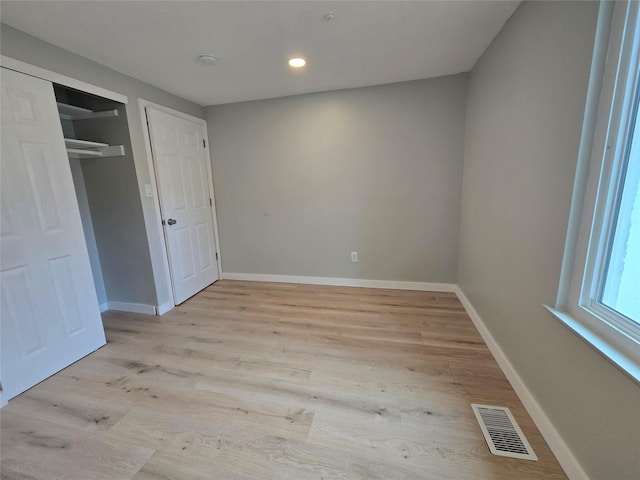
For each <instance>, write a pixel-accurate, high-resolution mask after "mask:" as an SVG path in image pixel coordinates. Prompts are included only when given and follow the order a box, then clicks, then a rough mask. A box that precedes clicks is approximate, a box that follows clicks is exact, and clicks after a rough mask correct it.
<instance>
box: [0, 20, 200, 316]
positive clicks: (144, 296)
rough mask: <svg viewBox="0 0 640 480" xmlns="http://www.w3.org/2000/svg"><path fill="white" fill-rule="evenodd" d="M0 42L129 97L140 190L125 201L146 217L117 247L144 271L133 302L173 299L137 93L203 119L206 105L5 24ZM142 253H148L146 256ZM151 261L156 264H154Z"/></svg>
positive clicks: (10, 52) (4, 48)
mask: <svg viewBox="0 0 640 480" xmlns="http://www.w3.org/2000/svg"><path fill="white" fill-rule="evenodd" d="M0 42H1V43H0V48H1V52H2V55H6V56H8V57H11V58H15V59H16V60H21V61H23V62H26V63H30V64H32V65H36V66H39V67H42V68H45V69H47V70H51V71H53V72H58V73H61V74H63V75H67V76H69V77H72V78H75V79H77V80H81V81H84V82H87V83H90V84H93V85H96V86H99V87H102V88H106V89H108V90H112V91H114V92H117V93H120V94H123V95H126V96H127V97H128V98H129V103H128V105H127V106H126V112H127V117H128V120H129V129H130V134H131V146H132V150H133V159H134V167H135V173H136V175H137V179H135V178H134V179H131V180H132V181H133V182H135V183H137V184H138V187H139V188H138V189H135V190H136V191H135V192H132V190H131V189H127V192H126V193H125V195H127V197H126V199H123V202H126V203H128V204H130V205H134V208H133V209H134V210H135V209H138V210H139V209H140V206H141V208H142V212H143V218H140V217H139V216H138V217H137V218H131V221H132V222H134V223H135V225H134V224H121V228H123V229H131V230H132V231H135V232H136V234H135V238H129V239H128V245H129V246H131V247H132V248H124V249H122V251H119V252H114V254H115V253H117V254H118V255H121V256H122V259H123V262H129V263H131V264H135V265H139V266H141V267H142V269H141V270H140V272H139V275H140V276H139V277H137V280H136V286H135V287H136V289H135V291H136V292H138V293H136V298H135V299H129V300H128V301H135V302H137V303H147V304H152V305H157V304H163V303H173V299H172V296H171V292H170V291H169V289H168V287H167V283H166V279H165V277H164V272H163V271H162V268H161V266H162V264H163V260H162V246H161V245H162V244H161V238H160V234H159V233H158V228H157V225H158V223H157V222H158V221H159V219H158V218H157V217H156V215H155V210H154V203H153V202H154V200H153V199H151V198H147V197H145V196H144V195H143V194H141V192H144V184H145V183H150V182H151V180H150V173H149V168H148V159H147V154H146V150H145V145H144V137H143V130H142V128H143V127H142V120H141V118H140V111H139V107H138V101H137V100H138V98H143V99H145V100H149V101H151V102H155V103H158V104H161V105H164V106H167V107H169V108H173V109H175V110H178V111H181V112H184V113H187V114H190V115H193V116H196V117H199V118H203V111H202V108H201V107H199V106H197V105H195V104H193V103H191V102H189V101H187V100H183V99H181V98H178V97H176V96H174V95H171V94H169V93H167V92H165V91H163V90H160V89H158V88H156V87H153V86H151V85H148V84H146V83H143V82H140V81H139V80H135V79H133V78H131V77H128V76H126V75H123V74H121V73H119V72H116V71H114V70H111V69H110V68H107V67H105V66H103V65H100V64H98V63H96V62H93V61H91V60H89V59H87V58H84V57H80V56H78V55H75V54H73V53H71V52H69V51H66V50H63V49H60V48H58V47H55V46H53V45H51V44H49V43H46V42H43V41H41V40H39V39H37V38H35V37H32V36H30V35H27V34H25V33H23V32H20V31H18V30H16V29H14V28H11V27H9V26H7V25H2V28H1V29H0ZM115 187H116V186H114V188H115ZM141 222H144V228H140V224H141ZM147 245H148V247H147ZM141 256H142V257H146V258H143V259H141V258H140V257H141ZM150 265H153V268H152V269H151V268H150ZM123 280H125V279H123ZM110 300H116V301H122V300H123V299H120V298H114V299H110Z"/></svg>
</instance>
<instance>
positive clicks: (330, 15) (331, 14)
mask: <svg viewBox="0 0 640 480" xmlns="http://www.w3.org/2000/svg"><path fill="white" fill-rule="evenodd" d="M334 18H336V12H334V11H332V10H329V11H328V12H327V13H326V15H325V16H324V19H325V20H326V21H327V22H328V21H329V20H333V19H334Z"/></svg>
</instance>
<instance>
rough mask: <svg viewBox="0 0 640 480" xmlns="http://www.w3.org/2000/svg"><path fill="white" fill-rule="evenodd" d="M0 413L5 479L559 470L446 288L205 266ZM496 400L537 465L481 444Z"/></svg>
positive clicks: (109, 318)
mask: <svg viewBox="0 0 640 480" xmlns="http://www.w3.org/2000/svg"><path fill="white" fill-rule="evenodd" d="M103 321H104V324H105V329H106V335H107V340H108V343H107V345H106V346H105V347H103V348H101V349H100V350H98V351H96V352H94V353H93V354H91V355H89V356H87V357H85V358H84V359H82V360H80V361H78V362H76V363H75V364H73V365H71V366H70V367H68V368H66V369H64V370H63V371H61V372H59V373H57V374H56V375H54V376H52V377H51V378H49V379H47V380H45V381H43V382H42V383H40V384H39V385H37V386H35V387H34V388H32V389H31V390H29V391H27V392H25V393H24V394H22V395H20V396H18V397H16V398H14V399H12V400H11V401H10V402H9V405H8V406H7V407H5V408H4V409H3V410H2V412H1V413H2V418H1V422H2V423H1V426H2V429H1V431H0V436H1V437H2V439H1V440H2V451H1V457H2V458H1V460H2V462H1V463H2V467H1V468H2V478H3V480H4V479H7V480H14V479H20V480H35V479H37V480H41V479H43V480H44V479H46V480H49V479H54V480H55V479H65V480H67V479H69V480H73V479H76V478H77V479H83V480H87V479H90V480H94V479H95V480H103V479H105V480H106V479H114V478H118V479H121V480H130V479H134V480H167V479H175V480H204V479H213V478H215V479H221V480H257V479H267V478H268V479H278V480H280V479H292V480H293V479H295V480H300V479H302V480H304V479H314V480H316V479H322V478H325V479H352V480H363V479H380V480H393V479H398V480H400V479H402V480H414V479H429V480H431V479H442V480H512V479H513V480H534V479H542V478H544V479H551V480H566V476H565V474H564V473H563V472H562V469H561V468H560V466H559V465H558V462H557V461H556V459H555V457H554V456H553V454H552V452H551V450H550V449H549V447H548V445H547V444H546V442H545V441H544V439H543V438H542V436H541V435H540V433H539V431H538V430H537V428H536V426H535V425H534V423H533V422H532V420H531V419H530V417H529V416H528V414H527V412H526V410H525V409H524V407H523V406H522V404H521V402H520V401H519V399H518V397H517V396H516V394H515V392H514V391H513V389H512V388H511V386H510V384H509V382H508V381H507V379H506V378H505V376H504V374H503V373H502V371H501V370H500V368H499V366H498V365H497V363H496V362H495V360H494V359H493V357H492V356H491V353H490V352H489V350H488V348H487V347H486V345H485V344H484V342H483V341H482V338H481V337H480V335H479V334H478V332H477V330H476V329H475V327H474V325H473V323H472V322H471V321H470V319H469V318H468V316H467V314H466V312H465V310H464V308H463V307H462V305H461V304H460V302H459V301H458V299H457V298H456V296H455V295H454V294H452V293H434V292H415V291H397V290H379V289H368V288H346V287H331V286H327V287H319V286H309V285H294V284H275V283H258V282H240V281H227V280H223V281H219V282H217V283H215V284H214V285H212V286H210V287H209V288H207V289H205V290H204V291H203V292H201V293H199V294H198V295H196V296H194V297H193V298H191V299H189V300H188V301H187V302H185V303H184V304H182V305H180V306H179V307H176V308H175V309H173V310H171V311H170V312H168V313H167V314H165V315H163V316H161V317H157V316H153V315H141V314H133V313H125V312H105V314H104V315H103ZM471 402H475V403H485V404H494V405H503V406H507V407H509V408H511V410H512V412H513V414H514V416H515V417H516V420H517V421H518V423H519V424H520V426H521V428H522V429H523V431H524V432H525V434H526V436H527V438H528V440H529V442H530V443H531V445H532V446H533V448H534V450H535V451H536V454H537V455H538V457H539V461H538V462H530V461H525V460H516V459H511V458H505V457H498V456H494V455H491V454H490V452H489V450H488V448H487V446H486V443H485V441H484V438H483V436H482V433H481V431H480V429H479V427H478V425H477V422H476V419H475V416H474V415H473V413H472V411H471V407H470V403H471Z"/></svg>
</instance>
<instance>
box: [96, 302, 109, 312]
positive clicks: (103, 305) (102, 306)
mask: <svg viewBox="0 0 640 480" xmlns="http://www.w3.org/2000/svg"><path fill="white" fill-rule="evenodd" d="M98 307H99V308H100V313H102V312H106V311H107V310H109V302H104V303H101V304H100V305H98Z"/></svg>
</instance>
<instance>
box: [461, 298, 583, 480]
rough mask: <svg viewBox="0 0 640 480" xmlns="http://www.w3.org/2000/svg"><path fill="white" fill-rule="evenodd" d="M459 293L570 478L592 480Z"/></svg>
mask: <svg viewBox="0 0 640 480" xmlns="http://www.w3.org/2000/svg"><path fill="white" fill-rule="evenodd" d="M455 293H456V295H457V296H458V298H459V299H460V302H461V303H462V305H463V306H464V308H465V310H466V311H467V314H468V315H469V317H470V318H471V321H472V322H473V323H474V325H475V326H476V328H477V329H478V332H480V335H481V336H482V338H483V340H484V341H485V343H486V344H487V346H488V347H489V350H491V353H492V354H493V356H494V358H495V359H496V361H497V362H498V365H500V368H501V369H502V371H503V372H504V374H505V376H506V377H507V380H509V383H510V384H511V386H512V387H513V389H514V390H515V392H516V394H517V395H518V397H519V398H520V401H521V402H522V404H523V405H524V407H525V408H526V409H527V412H529V415H531V418H532V419H533V421H534V422H535V424H536V426H537V427H538V429H539V430H540V433H542V436H543V437H544V439H545V440H546V441H547V443H548V444H549V448H551V450H552V451H553V453H554V455H555V456H556V458H557V459H558V462H559V463H560V465H561V466H562V468H563V469H564V471H565V473H566V474H567V476H568V477H569V479H570V480H589V477H588V475H587V474H586V472H585V471H584V469H583V468H582V466H581V465H580V463H579V462H578V460H577V459H576V457H575V456H574V455H573V452H571V450H570V449H569V447H568V446H567V444H566V443H565V442H564V440H563V439H562V437H561V436H560V433H559V432H558V431H557V430H556V428H555V427H554V426H553V424H552V423H551V421H550V420H549V417H547V415H546V414H545V413H544V410H542V407H541V406H540V404H539V403H538V402H537V401H536V399H535V397H534V396H533V395H532V394H531V392H530V391H529V389H528V388H527V386H526V385H525V383H524V382H523V381H522V378H520V375H518V372H516V370H515V368H514V367H513V365H512V364H511V362H510V361H509V359H508V358H507V356H506V355H505V353H504V351H503V350H502V348H500V345H498V343H497V342H496V341H495V339H494V338H493V335H491V332H489V329H488V328H487V327H486V325H485V323H484V322H483V321H482V318H481V317H480V315H479V314H478V312H477V311H476V310H475V308H473V305H472V304H471V302H470V301H469V299H468V298H467V297H466V296H465V294H464V292H463V291H462V290H461V289H460V287H458V286H456V288H455Z"/></svg>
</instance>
